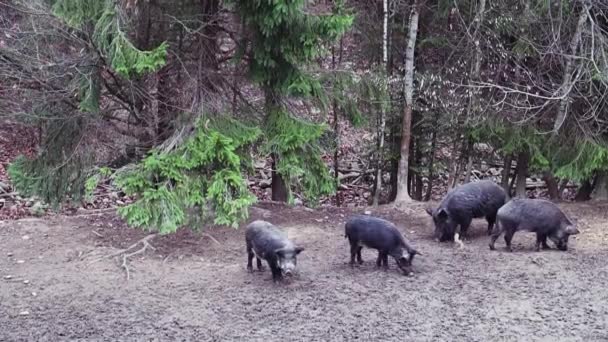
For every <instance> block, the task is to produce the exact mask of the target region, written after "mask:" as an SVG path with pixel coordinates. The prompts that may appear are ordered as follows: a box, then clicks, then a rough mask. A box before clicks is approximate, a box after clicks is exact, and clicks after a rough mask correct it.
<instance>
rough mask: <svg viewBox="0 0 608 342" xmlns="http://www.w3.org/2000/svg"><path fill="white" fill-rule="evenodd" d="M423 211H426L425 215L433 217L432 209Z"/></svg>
mask: <svg viewBox="0 0 608 342" xmlns="http://www.w3.org/2000/svg"><path fill="white" fill-rule="evenodd" d="M425 210H426V212H427V214H429V215H431V217H433V209H431V208H426V209H425Z"/></svg>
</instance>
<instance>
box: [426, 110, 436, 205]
mask: <svg viewBox="0 0 608 342" xmlns="http://www.w3.org/2000/svg"><path fill="white" fill-rule="evenodd" d="M437 118H438V115H436V116H435V123H434V125H433V132H432V133H431V134H432V136H431V152H430V156H429V183H428V185H427V188H426V194H425V195H424V200H425V201H429V200H430V199H431V195H432V192H433V178H434V177H435V170H434V167H435V144H436V143H437Z"/></svg>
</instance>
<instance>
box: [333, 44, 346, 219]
mask: <svg viewBox="0 0 608 342" xmlns="http://www.w3.org/2000/svg"><path fill="white" fill-rule="evenodd" d="M343 46H344V37H342V38H340V45H339V51H338V55H339V56H338V60H337V62H336V51H335V49H334V48H332V54H331V64H332V68H333V69H336V68H337V67H338V66H339V65H340V64H341V63H342V50H343ZM333 112H334V133H335V135H336V150H335V151H334V177H335V180H336V206H338V207H339V206H340V205H341V204H342V203H341V200H340V178H339V175H340V173H339V171H338V169H339V166H340V155H339V153H340V116H339V115H338V104H337V102H336V100H334V101H333Z"/></svg>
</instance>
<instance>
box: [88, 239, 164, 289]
mask: <svg viewBox="0 0 608 342" xmlns="http://www.w3.org/2000/svg"><path fill="white" fill-rule="evenodd" d="M156 235H157V234H150V235H148V236H146V237H144V238H143V239H141V240H139V241H137V242H135V243H134V244H132V245H131V246H129V247H127V248H125V249H122V250H120V251H118V252H116V253H112V254H110V255H106V256H104V257H101V258H99V259H96V260H93V261H91V264H92V263H95V262H97V261H99V260H102V259H111V258H114V257H117V256H122V264H121V265H120V267H122V268H124V270H125V272H126V273H127V280H130V279H131V271H130V269H129V263H128V261H129V258H131V257H134V256H136V255H138V254H142V253H144V252H145V251H146V250H147V249H148V248H150V249H155V248H154V246H152V245H151V244H150V242H149V241H150V240H151V239H153V238H154V237H156ZM140 244H141V245H142V247H141V248H140V249H138V250H136V251H134V252H129V251H131V250H133V249H135V247H137V246H139V245H140Z"/></svg>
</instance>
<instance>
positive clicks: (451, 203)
mask: <svg viewBox="0 0 608 342" xmlns="http://www.w3.org/2000/svg"><path fill="white" fill-rule="evenodd" d="M506 200H507V195H506V193H505V191H504V190H503V188H502V187H500V186H498V185H497V184H496V183H494V182H492V181H489V180H482V181H478V182H471V183H467V184H463V185H460V186H458V187H456V188H454V189H452V190H451V191H450V192H448V194H447V195H446V196H445V198H444V199H443V200H442V201H441V203H440V204H439V207H437V208H436V209H435V210H432V209H429V208H427V209H426V212H427V213H428V214H429V215H431V217H432V218H433V222H434V223H435V236H436V237H437V238H438V239H439V241H441V242H443V241H453V240H454V236H455V234H456V233H457V231H456V228H457V227H458V226H460V236H462V237H466V235H467V230H468V229H469V226H470V225H471V221H473V219H474V218H480V217H485V218H486V220H487V221H488V235H490V233H491V232H492V228H493V226H494V222H495V221H496V212H497V211H498V209H499V208H500V207H502V206H503V205H504V204H505V202H506Z"/></svg>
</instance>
